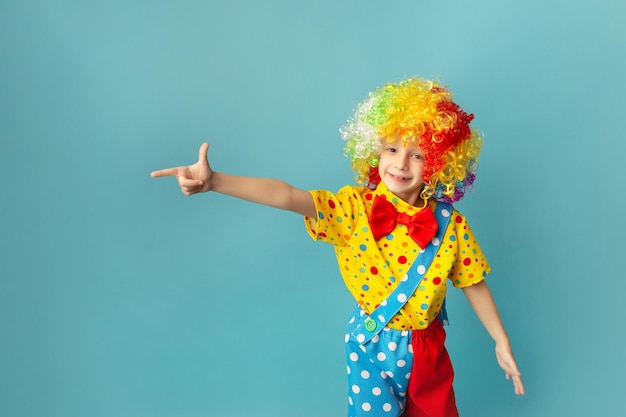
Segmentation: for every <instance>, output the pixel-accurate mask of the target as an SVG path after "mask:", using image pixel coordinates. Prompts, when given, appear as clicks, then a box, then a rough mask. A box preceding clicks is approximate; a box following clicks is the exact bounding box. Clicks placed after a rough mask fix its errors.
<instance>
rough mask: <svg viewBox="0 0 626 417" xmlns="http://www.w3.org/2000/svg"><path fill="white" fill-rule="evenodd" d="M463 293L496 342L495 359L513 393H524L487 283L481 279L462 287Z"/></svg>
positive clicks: (518, 372)
mask: <svg viewBox="0 0 626 417" xmlns="http://www.w3.org/2000/svg"><path fill="white" fill-rule="evenodd" d="M463 293H464V294H465V296H466V297H467V300H468V301H469V303H470V305H471V306H472V308H473V309H474V311H475V312H476V315H477V316H478V318H479V319H480V321H481V322H482V324H483V326H485V329H487V332H488V333H489V334H490V335H491V337H492V338H493V340H494V341H495V342H496V359H497V360H498V364H499V365H500V367H501V368H502V369H503V370H504V372H505V374H506V379H511V378H512V379H513V387H514V388H515V394H517V395H524V384H523V383H522V374H521V373H520V371H519V369H518V368H517V363H516V362H515V357H514V356H513V350H512V349H511V342H510V341H509V337H508V336H507V334H506V331H505V330H504V326H503V325H502V320H501V319H500V314H499V313H498V309H497V307H496V303H495V301H494V300H493V296H492V295H491V291H490V290H489V287H488V286H487V283H486V282H485V281H481V282H479V283H478V284H476V285H472V286H470V287H466V288H463Z"/></svg>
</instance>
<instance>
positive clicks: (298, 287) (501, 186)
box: [0, 0, 626, 417]
mask: <svg viewBox="0 0 626 417" xmlns="http://www.w3.org/2000/svg"><path fill="white" fill-rule="evenodd" d="M625 74H626V3H624V2H623V1H621V0H613V1H609V0H605V1H601V0H598V1H590V0H569V1H565V0H562V1H557V0H552V1H550V0H548V1H546V0H542V1H539V0H528V1H524V2H520V1H507V0H489V1H473V2H468V1H462V0H451V1H447V2H437V1H434V0H432V1H418V0H414V1H391V2H386V3H384V2H380V1H377V2H374V1H352V0H349V1H331V0H318V1H294V0H291V1H288V0H268V1H263V2H255V1H251V0H215V1H194V0H178V1H174V0H171V1H164V0H159V1H157V0H153V1H147V0H145V1H138V0H137V1H134V0H126V1H121V0H108V1H79V0H54V1H43V0H40V1H37V0H25V1H9V0H1V1H0V140H1V142H0V178H1V179H2V180H1V182H0V184H1V185H0V187H1V188H0V192H1V196H2V203H1V204H0V236H1V238H0V260H1V261H0V353H1V355H0V415H1V416H7V417H22V416H28V417H42V416H46V417H48V416H49V417H56V416H59V417H61V416H62V417H74V416H77V417H78V416H81V417H84V416H90V417H99V416H107V417H108V416H120V417H131V416H132V417H135V416H137V417H140V416H150V417H160V416H178V417H192V416H223V417H229V416H233V417H235V416H237V417H238V416H243V415H245V416H252V417H264V416H299V417H309V416H310V417H318V416H342V415H345V410H346V406H345V397H346V387H345V384H346V382H345V377H344V373H345V363H344V353H343V328H344V325H345V320H346V318H347V316H348V314H349V312H350V311H351V309H352V301H351V299H350V296H349V294H348V293H347V291H346V290H345V288H344V287H343V284H342V282H341V279H340V277H339V274H338V272H337V269H336V264H335V260H334V256H333V253H332V248H331V247H329V246H326V245H324V244H321V243H314V242H313V241H311V240H310V239H309V238H308V237H307V235H306V233H305V231H304V227H303V225H302V219H301V218H299V216H297V215H294V214H293V213H288V212H283V211H278V210H272V209H269V208H265V207H261V206H256V205H254V204H251V203H247V202H241V201H237V200H234V199H232V198H229V197H225V196H221V195H217V194H203V195H200V196H193V197H191V198H188V197H185V196H183V195H182V194H181V193H180V192H179V190H178V188H177V186H176V184H175V181H174V180H173V179H171V178H168V179H158V180H156V179H151V178H150V177H149V173H150V171H152V170H155V169H160V168H166V167H169V166H177V165H183V164H188V163H192V162H195V160H196V159H197V149H198V147H199V145H200V144H201V142H202V141H209V142H210V143H211V145H212V146H211V150H210V152H209V155H210V158H211V162H212V165H213V167H214V169H216V170H220V171H224V172H229V173H235V174H241V175H255V176H264V177H276V178H280V179H283V180H286V181H288V182H290V183H292V184H294V185H296V186H298V187H301V188H306V189H310V188H327V189H331V190H336V189H338V188H340V187H341V186H342V185H344V184H346V183H350V182H351V181H352V172H351V171H350V169H349V166H348V162H347V161H346V160H345V159H344V158H343V157H342V155H341V151H342V147H343V143H342V141H341V140H340V136H339V134H338V128H339V126H341V125H342V124H343V123H344V122H345V120H346V118H347V117H348V116H349V114H350V112H351V110H352V109H353V107H354V106H355V104H356V103H357V102H359V101H360V100H361V99H363V98H364V97H365V95H366V93H367V92H368V91H370V90H372V89H373V88H375V87H376V86H379V85H382V84H384V83H386V82H388V81H397V80H399V79H402V78H405V77H408V76H411V75H421V76H424V77H427V78H438V79H440V80H441V81H442V82H443V83H445V84H448V85H450V86H451V88H452V90H453V91H454V93H455V97H456V100H457V102H458V103H460V104H461V105H462V106H463V107H464V108H465V109H466V110H467V111H469V112H473V113H475V114H476V119H475V121H474V125H475V126H477V127H479V128H480V129H481V130H482V131H483V132H484V134H485V142H484V149H483V153H482V156H481V158H482V159H481V167H480V171H479V176H478V180H477V182H476V186H475V191H474V192H473V193H472V194H470V195H469V196H468V198H466V199H465V200H464V201H463V202H461V203H460V204H458V206H457V207H458V208H459V209H460V210H461V211H463V212H464V213H465V214H466V215H467V216H468V218H469V219H470V223H471V224H472V228H473V230H474V232H475V233H476V235H477V236H478V238H479V240H480V241H481V245H482V246H483V249H484V250H485V252H486V254H487V256H488V258H489V259H490V261H491V263H492V267H493V272H492V274H491V275H490V277H489V283H490V286H491V288H492V291H493V293H494V295H495V297H496V300H497V302H498V305H499V308H500V310H501V314H502V317H503V320H504V322H505V325H506V327H507V329H508V331H509V335H510V337H511V340H512V342H513V346H514V349H515V353H516V356H517V359H518V362H519V365H520V367H521V369H522V372H523V376H524V382H525V385H526V390H527V395H526V396H525V397H515V396H514V394H513V388H512V385H511V384H510V382H508V381H506V380H505V379H504V377H503V375H502V372H501V371H500V369H499V368H498V366H497V364H496V362H495V359H494V355H493V343H492V341H491V340H490V338H489V336H488V335H487V333H486V332H485V331H484V329H483V328H482V326H481V325H480V323H479V321H478V320H477V319H476V317H475V316H474V315H473V312H472V310H471V309H470V308H469V306H468V303H467V302H466V300H465V299H464V298H463V296H462V293H461V292H460V291H453V292H452V294H451V295H450V297H449V308H450V314H451V321H452V323H451V326H450V327H449V328H448V334H449V336H448V347H449V350H450V352H451V355H452V358H453V362H454V364H455V368H456V373H457V379H456V390H457V397H458V403H459V408H460V411H461V414H462V415H464V416H482V417H489V416H497V417H501V416H533V417H542V416H557V415H568V416H588V415H602V416H618V415H622V413H623V410H624V409H626V396H624V394H623V392H624V388H625V384H624V378H623V376H624V374H626V361H625V360H624V355H623V351H624V342H625V340H626V338H625V334H624V327H623V323H624V317H625V313H624V309H623V302H622V300H623V293H624V291H625V290H626V284H624V279H623V277H624V267H625V266H626V265H625V260H626V249H625V248H626V246H625V245H624V241H623V236H624V233H625V232H626V225H625V221H624V218H625V217H626V216H624V215H623V213H622V210H621V209H622V207H623V205H624V202H625V201H624V200H625V193H624V189H623V184H624V179H625V178H624V168H623V161H624V156H623V155H624V152H625V151H626V147H625V146H624V132H625V131H626V117H625V115H624V111H625V110H626V107H625V105H624V97H625V93H626V84H625V81H624V75H625Z"/></svg>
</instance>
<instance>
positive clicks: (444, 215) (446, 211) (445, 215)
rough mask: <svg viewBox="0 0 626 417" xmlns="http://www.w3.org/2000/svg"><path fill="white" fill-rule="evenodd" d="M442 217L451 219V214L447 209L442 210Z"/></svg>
mask: <svg viewBox="0 0 626 417" xmlns="http://www.w3.org/2000/svg"><path fill="white" fill-rule="evenodd" d="M441 215H442V216H443V217H450V212H449V211H448V210H447V209H443V210H441Z"/></svg>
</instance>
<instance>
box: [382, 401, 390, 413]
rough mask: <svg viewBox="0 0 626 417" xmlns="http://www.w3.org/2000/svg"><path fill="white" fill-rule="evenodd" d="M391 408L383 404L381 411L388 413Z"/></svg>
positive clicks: (387, 404)
mask: <svg viewBox="0 0 626 417" xmlns="http://www.w3.org/2000/svg"><path fill="white" fill-rule="evenodd" d="M391 408H392V407H391V404H389V403H385V404H383V411H386V412H390V411H391Z"/></svg>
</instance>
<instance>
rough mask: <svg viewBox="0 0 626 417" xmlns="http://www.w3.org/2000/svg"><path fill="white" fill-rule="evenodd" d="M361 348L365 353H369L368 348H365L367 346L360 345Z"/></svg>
mask: <svg viewBox="0 0 626 417" xmlns="http://www.w3.org/2000/svg"><path fill="white" fill-rule="evenodd" d="M359 349H361V350H362V351H363V353H367V349H365V346H363V345H359Z"/></svg>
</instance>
